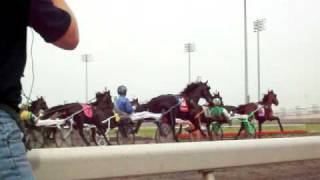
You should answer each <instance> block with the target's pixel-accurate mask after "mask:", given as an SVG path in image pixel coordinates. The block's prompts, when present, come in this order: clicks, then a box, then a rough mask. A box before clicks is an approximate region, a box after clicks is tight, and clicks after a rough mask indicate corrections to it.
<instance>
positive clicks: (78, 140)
mask: <svg viewBox="0 0 320 180" xmlns="http://www.w3.org/2000/svg"><path fill="white" fill-rule="evenodd" d="M83 134H84V137H85V138H86V139H87V140H88V141H89V144H91V140H92V138H91V129H90V128H84V129H83ZM71 142H72V146H87V144H86V143H85V142H84V140H83V139H82V137H81V136H80V134H79V131H73V132H72V133H71Z"/></svg>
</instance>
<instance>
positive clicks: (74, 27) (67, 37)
mask: <svg viewBox="0 0 320 180" xmlns="http://www.w3.org/2000/svg"><path fill="white" fill-rule="evenodd" d="M52 2H53V4H54V5H55V6H56V7H58V8H61V9H63V10H65V11H66V12H67V13H68V14H69V15H70V16H71V23H70V25H69V28H68V30H67V32H66V33H65V34H64V35H63V36H62V37H61V38H59V39H58V40H57V41H55V42H53V44H54V45H56V46H58V47H60V48H63V49H69V50H71V49H74V48H76V47H77V45H78V43H79V31H78V24H77V20H76V18H75V16H74V14H73V12H72V10H71V9H70V8H69V6H68V5H67V3H66V2H65V1H64V0H52Z"/></svg>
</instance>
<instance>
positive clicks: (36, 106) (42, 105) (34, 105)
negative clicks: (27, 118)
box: [30, 96, 48, 115]
mask: <svg viewBox="0 0 320 180" xmlns="http://www.w3.org/2000/svg"><path fill="white" fill-rule="evenodd" d="M30 110H31V112H32V113H34V114H36V115H37V114H38V113H39V112H40V110H44V111H45V110H48V106H47V102H46V101H45V100H44V98H43V97H42V96H41V97H38V98H37V100H35V101H33V102H31V107H30Z"/></svg>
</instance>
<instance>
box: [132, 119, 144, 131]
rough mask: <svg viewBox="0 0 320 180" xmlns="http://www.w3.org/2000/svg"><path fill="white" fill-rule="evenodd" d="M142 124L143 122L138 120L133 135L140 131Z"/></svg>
mask: <svg viewBox="0 0 320 180" xmlns="http://www.w3.org/2000/svg"><path fill="white" fill-rule="evenodd" d="M142 123H143V120H139V121H138V122H137V124H136V128H134V131H133V132H134V134H137V133H138V132H139V129H140V127H141V125H142Z"/></svg>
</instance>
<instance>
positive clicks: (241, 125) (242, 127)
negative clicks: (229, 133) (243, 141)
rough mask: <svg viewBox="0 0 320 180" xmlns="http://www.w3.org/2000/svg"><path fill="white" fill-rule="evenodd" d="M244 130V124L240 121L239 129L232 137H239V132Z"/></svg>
mask: <svg viewBox="0 0 320 180" xmlns="http://www.w3.org/2000/svg"><path fill="white" fill-rule="evenodd" d="M243 130H244V124H243V123H242V122H241V124H240V129H239V131H238V134H237V136H236V137H235V138H234V139H239V136H240V134H241V132H242V131H243Z"/></svg>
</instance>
